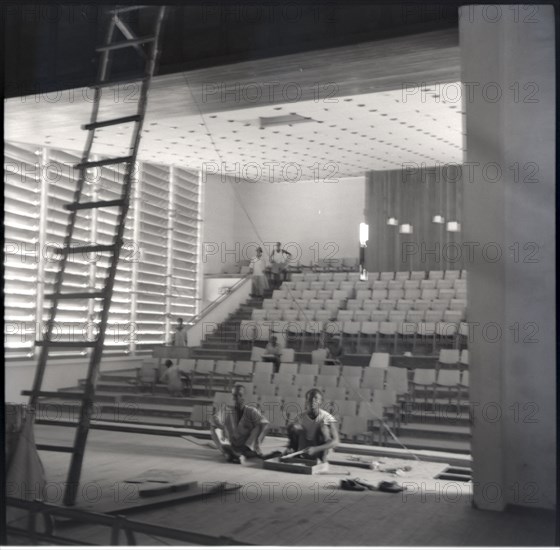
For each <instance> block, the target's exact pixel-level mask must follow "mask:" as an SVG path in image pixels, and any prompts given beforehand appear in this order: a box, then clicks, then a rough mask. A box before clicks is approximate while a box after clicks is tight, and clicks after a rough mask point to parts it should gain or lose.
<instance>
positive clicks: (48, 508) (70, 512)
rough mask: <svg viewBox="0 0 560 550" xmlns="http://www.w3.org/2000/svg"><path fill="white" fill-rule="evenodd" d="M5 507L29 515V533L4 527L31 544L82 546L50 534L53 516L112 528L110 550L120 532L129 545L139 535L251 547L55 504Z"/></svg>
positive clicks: (9, 502)
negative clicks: (40, 527) (41, 526)
mask: <svg viewBox="0 0 560 550" xmlns="http://www.w3.org/2000/svg"><path fill="white" fill-rule="evenodd" d="M6 506H14V507H16V508H22V509H24V510H28V511H29V512H30V517H29V521H28V524H27V526H28V529H26V530H24V529H21V528H19V527H15V526H11V525H7V526H6V527H7V532H8V533H11V534H13V535H16V536H21V537H25V538H29V539H31V540H32V541H39V540H44V541H46V542H54V543H57V542H59V543H63V544H68V543H78V544H79V545H82V544H83V542H82V541H78V540H73V539H67V538H64V537H59V536H57V535H55V534H54V533H53V531H54V522H53V518H52V516H59V517H62V518H67V519H73V520H77V521H81V522H83V523H95V524H98V525H105V526H108V527H111V545H112V546H114V545H117V544H119V534H120V531H121V530H123V531H124V532H125V535H126V539H127V543H128V545H135V544H136V539H135V537H134V533H142V534H145V535H154V536H160V537H164V538H169V539H175V540H179V541H182V542H189V543H193V544H198V545H204V546H252V545H251V544H250V543H246V542H240V541H238V540H235V539H233V538H230V537H216V536H212V535H204V534H202V533H194V532H192V531H183V530H181V529H174V528H172V527H163V526H161V525H156V524H153V523H146V522H145V521H142V522H139V521H134V520H130V519H128V518H127V517H126V516H112V515H108V514H100V513H99V512H88V511H86V510H78V509H71V508H65V507H62V506H58V505H56V504H48V503H46V502H42V501H40V500H34V501H29V500H21V499H18V498H14V497H6ZM38 514H41V515H42V516H44V517H45V518H46V519H47V522H46V523H47V530H46V532H44V533H39V532H37V529H36V517H37V515H38Z"/></svg>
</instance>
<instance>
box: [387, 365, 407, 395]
mask: <svg viewBox="0 0 560 550" xmlns="http://www.w3.org/2000/svg"><path fill="white" fill-rule="evenodd" d="M385 387H386V388H388V389H393V390H395V391H396V392H397V395H406V394H408V393H409V391H410V388H409V382H408V371H407V369H404V368H401V367H388V368H387V376H386V384H385Z"/></svg>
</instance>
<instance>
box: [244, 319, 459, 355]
mask: <svg viewBox="0 0 560 550" xmlns="http://www.w3.org/2000/svg"><path fill="white" fill-rule="evenodd" d="M398 313H399V314H400V315H404V312H398ZM322 334H326V335H327V336H328V337H329V338H331V339H332V338H336V339H338V340H339V343H340V345H341V346H346V345H350V346H355V347H356V349H358V347H359V346H363V345H366V346H367V348H368V351H369V352H371V351H372V350H375V351H387V350H389V351H392V352H393V353H396V352H397V351H398V350H399V349H401V350H412V351H414V350H415V349H416V347H417V346H420V345H421V346H423V347H427V348H430V349H429V352H430V353H431V352H433V351H434V350H436V348H438V347H442V346H451V347H457V348H466V347H467V343H468V339H469V325H468V323H466V322H457V321H440V322H431V321H420V322H414V321H406V320H404V321H398V322H397V321H381V322H379V321H363V322H360V321H344V322H342V321H307V322H305V321H250V320H243V321H241V323H240V327H239V339H240V341H242V342H243V341H247V342H253V343H254V342H257V341H258V342H261V341H263V342H264V341H268V340H269V338H270V336H272V335H275V336H277V337H279V338H281V339H282V340H283V341H284V342H286V341H290V340H291V341H293V340H294V339H295V340H299V342H300V347H301V349H303V347H304V346H305V344H306V343H307V341H308V340H311V341H312V342H316V341H317V340H318V339H319V337H320V336H321V335H322ZM430 350H431V351H430Z"/></svg>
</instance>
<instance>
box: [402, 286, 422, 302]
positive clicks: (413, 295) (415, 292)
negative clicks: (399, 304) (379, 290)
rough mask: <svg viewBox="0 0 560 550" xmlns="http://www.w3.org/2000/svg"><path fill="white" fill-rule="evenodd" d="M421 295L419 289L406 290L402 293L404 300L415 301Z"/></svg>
mask: <svg viewBox="0 0 560 550" xmlns="http://www.w3.org/2000/svg"><path fill="white" fill-rule="evenodd" d="M421 295H422V291H421V290H420V289H419V288H407V289H405V291H404V297H405V299H406V300H417V299H419V298H420V296H421Z"/></svg>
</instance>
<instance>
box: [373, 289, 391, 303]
mask: <svg viewBox="0 0 560 550" xmlns="http://www.w3.org/2000/svg"><path fill="white" fill-rule="evenodd" d="M388 292H389V291H388V290H387V289H386V288H374V289H373V290H372V291H371V298H372V299H373V300H386V299H387V293H388Z"/></svg>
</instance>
